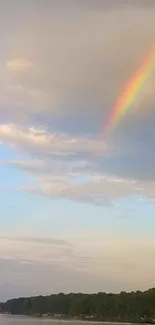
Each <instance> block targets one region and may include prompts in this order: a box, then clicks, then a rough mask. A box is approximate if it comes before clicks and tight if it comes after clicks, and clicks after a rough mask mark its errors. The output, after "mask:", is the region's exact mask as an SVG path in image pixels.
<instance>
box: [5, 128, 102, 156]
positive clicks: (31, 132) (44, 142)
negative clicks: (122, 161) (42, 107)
mask: <svg viewBox="0 0 155 325" xmlns="http://www.w3.org/2000/svg"><path fill="white" fill-rule="evenodd" d="M0 140H1V141H2V142H4V143H6V144H8V145H10V146H12V147H15V148H19V149H22V150H25V151H26V152H28V153H34V154H38V155H39V154H41V155H52V154H54V153H56V154H60V155H61V154H62V155H63V154H65V155H67V154H68V153H70V152H71V153H72V154H76V153H78V152H82V151H85V152H88V153H92V154H94V153H96V152H99V153H104V152H105V150H106V145H105V143H104V142H103V140H102V139H91V138H82V137H81V138H80V137H79V138H77V137H76V138H71V137H69V136H68V135H66V134H63V133H62V134H59V133H58V134H56V133H49V132H48V131H46V129H45V130H39V129H35V128H25V129H24V128H21V127H18V126H16V125H14V124H8V125H7V124H1V125H0Z"/></svg>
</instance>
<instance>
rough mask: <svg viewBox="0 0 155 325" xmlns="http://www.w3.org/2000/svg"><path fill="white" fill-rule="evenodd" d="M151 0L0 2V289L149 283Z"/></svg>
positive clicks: (154, 136)
mask: <svg viewBox="0 0 155 325" xmlns="http://www.w3.org/2000/svg"><path fill="white" fill-rule="evenodd" d="M154 16H155V1H154V0H152V1H151V0H147V1H146V0H145V1H142V0H139V1H138V0H134V1H132V0H122V1H121V0H110V1H109V0H83V1H80V0H79V1H76V0H5V1H2V2H1V3H0V206H1V209H0V300H1V301H2V300H6V299H9V298H12V297H18V296H30V295H38V294H45V295H46V294H51V293H58V292H65V293H67V292H88V293H91V292H99V291H100V292H101V291H103V292H120V291H124V290H125V291H131V290H146V289H147V288H150V287H153V286H154V285H155V258H154V257H155V237H154V230H155V150H154V143H155V128H154V125H155V72H154V73H152V74H151V75H150V76H149V78H148V79H147V82H146V83H145V86H144V87H143V88H142V89H141V90H140V91H139V93H138V94H137V97H136V99H135V101H134V102H133V104H132V107H131V108H130V110H129V111H128V112H127V114H125V116H124V117H123V118H122V120H120V121H119V123H118V125H117V127H116V128H115V129H114V130H110V132H109V133H108V136H105V133H104V128H105V125H106V123H107V120H108V119H109V117H110V116H111V115H112V111H113V107H114V103H115V101H116V99H117V98H118V96H119V95H120V93H121V90H122V87H123V85H124V83H125V82H126V80H128V79H129V78H130V77H131V76H132V75H134V72H135V71H136V70H137V68H138V67H139V65H140V64H141V62H142V61H143V60H144V58H145V57H146V55H147V54H148V51H149V49H150V47H151V46H154V44H155V33H154V31H155V20H154Z"/></svg>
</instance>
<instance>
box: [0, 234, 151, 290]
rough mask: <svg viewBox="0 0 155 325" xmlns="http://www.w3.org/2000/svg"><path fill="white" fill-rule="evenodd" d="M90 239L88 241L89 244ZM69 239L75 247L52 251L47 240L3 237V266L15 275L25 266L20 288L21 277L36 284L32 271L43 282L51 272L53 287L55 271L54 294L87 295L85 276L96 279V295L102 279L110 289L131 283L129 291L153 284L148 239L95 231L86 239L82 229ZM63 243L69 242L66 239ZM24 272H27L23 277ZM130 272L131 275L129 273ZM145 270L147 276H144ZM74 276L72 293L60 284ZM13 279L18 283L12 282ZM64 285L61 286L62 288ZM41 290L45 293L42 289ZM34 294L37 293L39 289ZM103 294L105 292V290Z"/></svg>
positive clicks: (0, 254)
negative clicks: (110, 286)
mask: <svg viewBox="0 0 155 325" xmlns="http://www.w3.org/2000/svg"><path fill="white" fill-rule="evenodd" d="M87 237H88V240H86V239H87ZM67 238H68V239H69V241H70V243H71V244H72V247H66V245H57V244H56V245H53V244H51V246H50V249H49V243H47V242H46V241H45V242H44V241H43V240H41V241H40V242H39V241H38V239H39V238H33V239H32V238H31V239H30V240H27V239H28V238H27V239H26V238H21V237H17V238H16V240H14V239H13V238H7V237H6V238H4V237H1V238H0V244H1V245H0V264H1V265H4V264H7V265H8V264H10V265H12V266H11V268H12V269H13V270H14V271H15V270H16V269H18V268H19V265H20V266H21V267H20V272H19V279H18V276H17V279H18V280H19V282H18V284H20V279H21V277H22V279H25V281H26V282H27V283H29V284H30V283H32V281H33V277H32V273H30V272H28V270H30V269H33V270H36V277H37V276H38V275H39V279H41V277H42V275H43V272H45V270H46V272H47V271H48V270H49V271H50V272H49V273H50V274H48V275H47V277H45V279H46V280H47V281H49V283H51V281H50V278H51V274H52V273H53V272H54V270H55V271H56V272H57V276H56V275H55V276H54V279H55V280H54V282H52V286H49V290H52V292H55V290H56V288H57V286H58V287H59V288H62V291H70V290H72V289H73V288H75V290H77V291H80V290H81V291H84V290H82V286H81V284H80V281H82V283H83V278H85V275H87V277H88V279H89V278H91V279H93V283H95V285H96V289H95V291H97V290H98V284H97V283H98V282H97V280H96V279H100V285H101V283H103V286H104V279H107V281H108V285H109V283H110V282H111V283H113V281H114V282H115V283H118V284H119V285H120V282H121V281H122V282H121V283H122V286H124V283H127V287H128V289H129V290H131V289H132V288H138V287H140V288H141V284H140V283H143V287H145V286H146V285H147V283H148V281H150V282H151V281H153V276H154V270H155V263H154V259H153V254H154V249H155V243H154V241H153V240H151V239H148V238H145V240H140V239H139V238H138V237H135V238H133V237H132V238H131V237H130V238H129V237H126V238H124V237H123V236H121V237H119V238H118V237H113V236H112V237H110V236H108V235H107V234H104V236H103V231H102V232H100V231H99V232H98V233H95V231H94V232H92V234H91V233H89V232H88V231H86V232H85V236H84V237H83V236H82V233H81V231H79V229H77V231H76V235H75V236H74V234H73V233H72V234H70V236H69V237H68V236H67ZM56 241H57V240H56ZM62 241H65V236H64V237H63V238H62ZM137 256H138V258H137ZM22 266H23V268H22ZM21 268H22V269H23V271H22V273H21ZM126 269H127V270H128V272H126ZM141 269H143V271H144V272H140V270H141ZM37 270H38V271H37ZM43 270H44V271H43ZM46 272H45V273H46ZM51 272H52V273H51ZM17 273H18V272H17ZM72 273H73V274H74V275H76V278H77V281H75V280H73V283H74V285H73V283H72V289H70V288H71V287H70V286H69V287H68V288H67V289H66V287H65V283H66V282H65V281H62V280H61V281H60V278H61V279H62V274H63V275H64V276H65V275H67V274H68V275H69V274H72ZM7 274H10V272H9V269H8V268H7V271H6V273H5V274H3V267H2V274H1V276H2V277H1V279H3V282H6V279H7V281H8V278H7ZM21 275H22V276H21ZM94 276H95V278H94ZM13 278H14V280H15V281H13V282H12V280H13ZM63 278H64V277H63ZM4 279H5V281H4ZM17 279H16V272H13V274H12V276H11V275H10V280H9V281H10V282H11V283H16V281H17ZM68 279H69V278H68ZM25 281H24V283H25ZM29 281H30V282H29ZM68 281H69V280H68ZM0 283H1V281H0ZM60 283H61V286H59V284H60ZM75 283H78V284H79V285H80V287H79V288H81V289H80V290H78V289H77V287H76V285H75ZM39 288H40V290H41V289H42V287H40V286H39ZM52 288H53V289H52ZM84 288H85V287H84ZM94 288H95V287H94ZM112 288H113V289H112V291H113V290H114V291H115V286H113V287H112ZM117 288H118V287H117ZM33 290H35V285H34V287H33ZM73 290H74V289H73ZM87 290H88V291H89V292H90V291H91V290H92V286H91V285H90V283H89V286H88V287H87ZM102 290H103V291H104V288H103V289H102ZM108 290H109V289H108ZM117 290H118V289H117ZM45 291H46V286H45V287H44V289H43V292H45Z"/></svg>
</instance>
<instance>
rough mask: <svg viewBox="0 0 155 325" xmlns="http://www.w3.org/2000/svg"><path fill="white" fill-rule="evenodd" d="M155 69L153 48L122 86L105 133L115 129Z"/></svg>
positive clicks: (154, 49) (154, 51)
mask: <svg viewBox="0 0 155 325" xmlns="http://www.w3.org/2000/svg"><path fill="white" fill-rule="evenodd" d="M154 68H155V48H153V49H151V51H150V52H149V54H148V56H147V57H146V58H145V60H144V62H143V63H142V64H141V66H140V67H139V69H138V70H137V71H136V72H135V74H134V75H133V77H132V78H130V79H129V80H128V81H127V82H126V83H125V85H124V87H123V90H122V92H121V95H120V97H119V98H118V99H117V100H116V103H115V105H114V108H113V110H112V115H111V116H110V119H109V121H108V123H107V124H106V127H105V131H111V130H113V129H114V128H116V126H117V124H118V123H119V121H120V120H121V119H122V117H123V116H124V115H125V114H126V113H127V112H128V110H129V109H130V107H131V106H132V104H133V102H134V100H135V97H136V95H137V94H138V92H139V91H140V89H141V88H142V87H143V85H144V84H145V82H146V80H147V79H148V77H149V76H150V74H151V73H152V72H153V69H154Z"/></svg>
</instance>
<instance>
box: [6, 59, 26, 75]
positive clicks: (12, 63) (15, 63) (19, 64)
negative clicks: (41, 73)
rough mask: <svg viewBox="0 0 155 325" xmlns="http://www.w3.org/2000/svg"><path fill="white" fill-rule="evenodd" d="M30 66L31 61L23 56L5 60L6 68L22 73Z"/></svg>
mask: <svg viewBox="0 0 155 325" xmlns="http://www.w3.org/2000/svg"><path fill="white" fill-rule="evenodd" d="M31 68H32V63H31V62H30V61H28V60H26V59H24V58H14V59H11V60H8V61H7V62H6V69H7V70H8V71H11V72H15V73H23V72H26V71H28V70H30V69H31Z"/></svg>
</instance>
